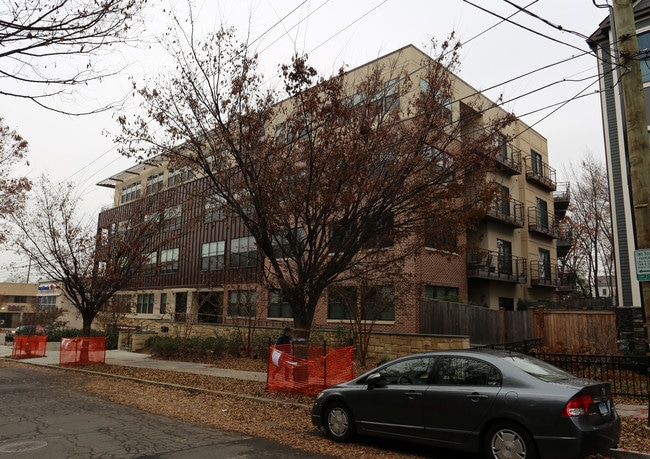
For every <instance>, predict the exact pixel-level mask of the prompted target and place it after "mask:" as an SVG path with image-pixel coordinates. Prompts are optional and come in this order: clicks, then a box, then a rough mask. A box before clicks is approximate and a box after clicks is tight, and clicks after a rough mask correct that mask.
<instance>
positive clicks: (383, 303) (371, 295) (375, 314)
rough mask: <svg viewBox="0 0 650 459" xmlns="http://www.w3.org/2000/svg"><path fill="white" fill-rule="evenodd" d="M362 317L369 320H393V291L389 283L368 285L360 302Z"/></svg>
mask: <svg viewBox="0 0 650 459" xmlns="http://www.w3.org/2000/svg"><path fill="white" fill-rule="evenodd" d="M362 312H363V319H364V320H370V321H394V320H395V293H394V289H393V287H392V286H390V285H382V286H373V287H369V288H368V290H367V291H366V292H365V295H364V297H363V304H362Z"/></svg>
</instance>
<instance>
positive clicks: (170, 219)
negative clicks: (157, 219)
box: [163, 204, 182, 231]
mask: <svg viewBox="0 0 650 459" xmlns="http://www.w3.org/2000/svg"><path fill="white" fill-rule="evenodd" d="M181 213H182V206H181V205H180V204H179V205H177V206H174V207H168V208H167V209H165V212H164V215H163V230H165V231H167V230H177V229H180V227H181V218H182V215H181Z"/></svg>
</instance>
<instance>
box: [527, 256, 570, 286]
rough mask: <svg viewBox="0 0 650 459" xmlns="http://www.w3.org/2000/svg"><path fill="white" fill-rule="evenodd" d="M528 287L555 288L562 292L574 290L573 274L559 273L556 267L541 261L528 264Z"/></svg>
mask: <svg viewBox="0 0 650 459" xmlns="http://www.w3.org/2000/svg"><path fill="white" fill-rule="evenodd" d="M530 285H532V286H535V287H550V288H557V289H558V290H560V291H563V292H570V291H573V290H575V286H576V274H575V272H573V271H571V272H559V270H558V268H557V265H555V264H553V263H549V262H544V261H541V260H536V261H533V262H531V263H530Z"/></svg>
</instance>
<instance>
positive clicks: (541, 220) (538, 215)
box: [528, 207, 560, 239]
mask: <svg viewBox="0 0 650 459" xmlns="http://www.w3.org/2000/svg"><path fill="white" fill-rule="evenodd" d="M528 231H529V232H531V233H537V234H540V235H542V236H548V237H551V238H553V239H557V238H558V237H560V228H559V226H558V224H557V221H556V220H555V216H554V215H553V214H552V213H550V212H540V211H539V210H538V209H537V208H536V207H529V208H528Z"/></svg>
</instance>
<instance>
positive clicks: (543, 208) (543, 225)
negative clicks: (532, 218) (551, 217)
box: [535, 198, 548, 231]
mask: <svg viewBox="0 0 650 459" xmlns="http://www.w3.org/2000/svg"><path fill="white" fill-rule="evenodd" d="M535 210H536V214H537V221H536V223H537V228H538V229H540V230H542V231H548V205H547V204H546V201H544V200H543V199H540V198H535Z"/></svg>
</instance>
